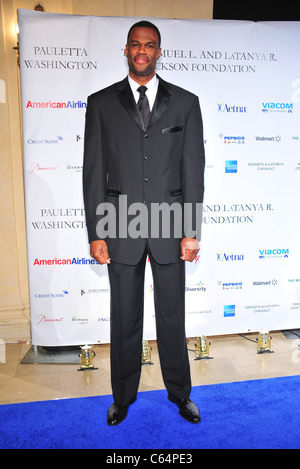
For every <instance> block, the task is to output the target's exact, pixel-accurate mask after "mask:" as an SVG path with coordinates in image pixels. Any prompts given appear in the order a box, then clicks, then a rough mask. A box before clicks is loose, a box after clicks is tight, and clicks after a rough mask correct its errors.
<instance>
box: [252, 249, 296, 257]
mask: <svg viewBox="0 0 300 469" xmlns="http://www.w3.org/2000/svg"><path fill="white" fill-rule="evenodd" d="M289 254H290V252H289V249H260V250H259V259H271V258H276V257H277V258H278V257H279V258H280V257H281V258H282V257H284V258H287V257H289Z"/></svg>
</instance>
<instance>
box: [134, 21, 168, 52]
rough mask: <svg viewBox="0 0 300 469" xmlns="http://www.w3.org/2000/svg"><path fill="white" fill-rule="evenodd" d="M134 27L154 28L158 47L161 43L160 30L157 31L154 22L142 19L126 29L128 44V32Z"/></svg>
mask: <svg viewBox="0 0 300 469" xmlns="http://www.w3.org/2000/svg"><path fill="white" fill-rule="evenodd" d="M135 28H150V29H154V31H156V34H157V35H158V47H160V44H161V36H160V32H159V29H158V27H157V26H155V24H153V23H150V21H146V20H143V21H139V22H138V23H135V24H133V25H132V26H131V28H130V29H129V31H128V35H127V44H129V37H130V34H131V31H132V30H133V29H135Z"/></svg>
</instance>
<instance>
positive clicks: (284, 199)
mask: <svg viewBox="0 0 300 469" xmlns="http://www.w3.org/2000/svg"><path fill="white" fill-rule="evenodd" d="M18 17H19V28H20V55H21V64H20V66H21V86H22V112H23V135H24V173H25V190H26V217H27V236H28V263H29V281H30V308H31V326H32V342H33V344H35V345H44V346H46V345H48V346H49V345H73V344H83V343H94V344H96V343H99V342H101V343H108V342H109V321H110V312H109V296H110V290H109V282H108V277H107V271H106V267H103V266H99V265H98V264H96V263H95V262H93V261H92V260H91V258H90V256H89V246H88V242H87V234H86V228H85V217H84V209H83V199H82V162H83V136H84V120H85V106H86V101H87V96H88V95H89V94H91V93H92V92H95V91H97V90H98V89H101V88H103V87H105V86H108V85H110V84H111V83H113V82H116V81H119V80H121V79H122V78H123V77H124V76H125V75H126V74H127V64H126V60H125V57H124V46H125V43H126V37H127V32H128V29H129V27H130V26H131V25H132V24H133V23H134V22H135V21H137V19H136V18H127V17H126V18H102V17H89V16H73V15H60V14H50V13H40V12H32V11H27V10H19V11H18ZM150 20H151V21H153V22H154V23H155V24H156V25H157V26H158V27H159V29H160V30H161V34H162V51H163V52H162V57H161V59H160V61H159V63H158V66H157V72H158V74H159V75H161V77H162V78H164V79H165V80H167V81H171V82H173V83H175V84H177V85H179V86H182V87H184V88H186V89H188V90H190V91H192V92H194V93H195V94H197V95H198V96H199V98H200V103H201V108H202V113H203V120H204V133H205V148H206V173H205V187H206V189H205V201H204V218H203V230H202V242H201V251H200V253H199V254H200V256H197V258H196V260H195V262H194V263H193V264H188V265H187V266H186V270H187V282H186V325H187V336H188V337H195V336H199V335H202V334H206V335H218V334H227V333H242V332H247V331H257V330H259V329H261V328H267V329H269V330H280V329H288V328H297V327H299V326H300V321H299V317H300V271H299V270H300V263H299V259H300V246H299V244H300V243H299V228H300V215H299V196H300V118H299V102H300V59H299V53H298V49H299V44H300V23H293V22H289V23H284V22H281V23H252V22H245V21H241V22H239V21H212V20H170V19H155V20H154V19H150ZM144 338H145V339H155V338H156V333H155V318H154V309H153V288H152V277H151V272H150V268H149V264H148V265H147V270H146V283H145V320H144Z"/></svg>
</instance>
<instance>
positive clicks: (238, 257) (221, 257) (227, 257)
mask: <svg viewBox="0 0 300 469" xmlns="http://www.w3.org/2000/svg"><path fill="white" fill-rule="evenodd" d="M244 260H245V255H244V254H226V253H225V252H217V261H221V262H224V261H225V262H228V261H244Z"/></svg>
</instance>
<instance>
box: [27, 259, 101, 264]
mask: <svg viewBox="0 0 300 469" xmlns="http://www.w3.org/2000/svg"><path fill="white" fill-rule="evenodd" d="M86 264H98V262H97V261H95V259H86V258H85V257H81V258H79V257H73V258H72V259H70V258H69V259H60V258H57V257H55V258H54V259H35V260H34V262H33V265H39V266H41V265H86Z"/></svg>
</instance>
